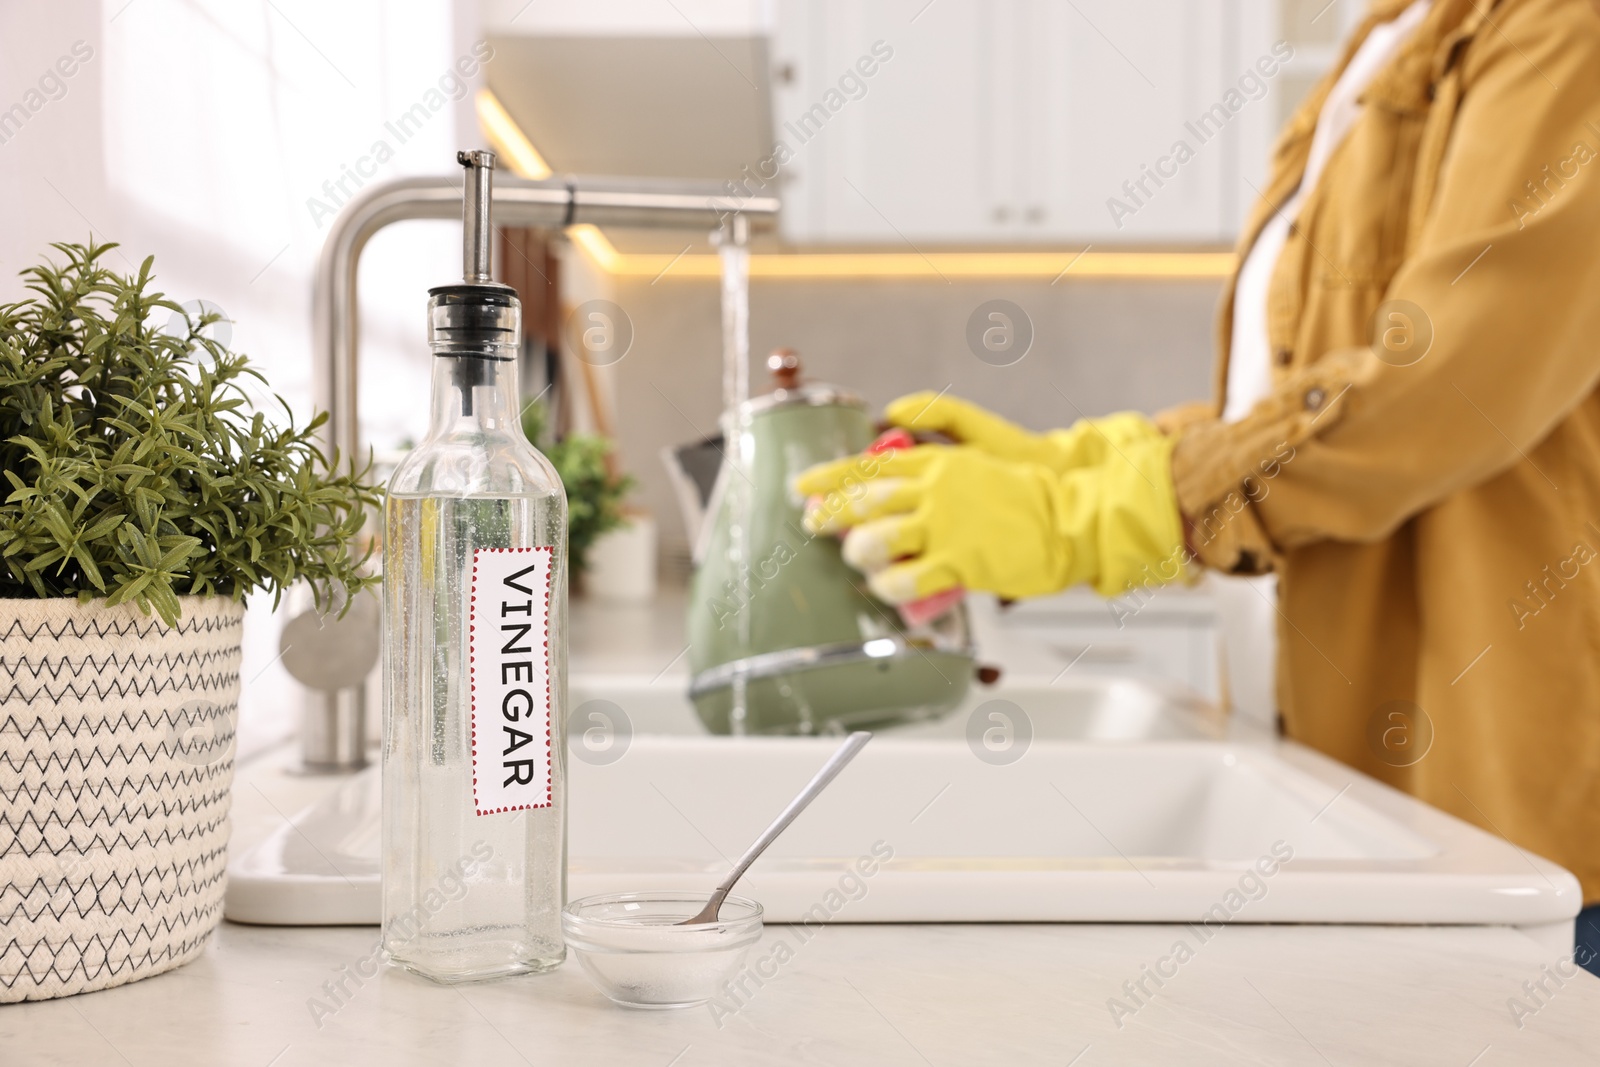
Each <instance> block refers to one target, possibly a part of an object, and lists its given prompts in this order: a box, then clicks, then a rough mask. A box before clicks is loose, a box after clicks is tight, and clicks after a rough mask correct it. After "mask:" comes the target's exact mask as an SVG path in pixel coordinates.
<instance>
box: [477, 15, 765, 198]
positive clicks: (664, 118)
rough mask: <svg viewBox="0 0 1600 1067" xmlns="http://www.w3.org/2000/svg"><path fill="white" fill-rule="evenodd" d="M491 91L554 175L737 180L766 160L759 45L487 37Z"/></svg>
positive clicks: (686, 39)
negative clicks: (490, 51) (748, 167)
mask: <svg viewBox="0 0 1600 1067" xmlns="http://www.w3.org/2000/svg"><path fill="white" fill-rule="evenodd" d="M489 43H490V44H491V45H492V46H493V47H494V60H493V62H491V63H489V64H488V65H487V67H486V68H485V74H486V77H487V79H488V84H489V88H490V89H491V90H492V91H493V92H494V94H495V96H497V97H498V98H499V99H500V103H501V104H502V105H503V106H504V107H505V109H506V111H507V112H508V113H509V114H510V115H511V117H512V119H513V120H515V122H516V123H517V125H518V126H520V127H521V128H522V131H523V132H524V133H525V134H527V136H528V138H529V139H530V140H531V141H532V142H533V143H534V145H535V146H536V147H537V148H538V149H539V153H540V154H541V155H543V156H544V158H545V160H546V162H548V163H549V164H550V167H551V168H552V169H553V170H554V171H555V172H556V173H558V174H561V173H575V174H609V175H617V176H626V177H632V176H638V177H661V178H669V177H670V178H707V179H714V180H716V181H719V182H724V181H730V180H733V179H735V178H736V177H737V176H738V175H739V172H740V170H741V169H742V168H744V167H745V166H746V165H752V166H753V165H754V164H755V163H757V162H758V161H760V160H762V159H764V158H765V157H767V156H768V155H770V154H771V151H772V146H773V135H772V101H771V77H770V72H769V69H768V42H767V39H766V38H765V37H759V36H738V37H729V36H722V37H703V36H698V35H696V36H676V37H618V36H613V35H609V34H608V35H596V36H566V35H563V36H493V37H490V39H489Z"/></svg>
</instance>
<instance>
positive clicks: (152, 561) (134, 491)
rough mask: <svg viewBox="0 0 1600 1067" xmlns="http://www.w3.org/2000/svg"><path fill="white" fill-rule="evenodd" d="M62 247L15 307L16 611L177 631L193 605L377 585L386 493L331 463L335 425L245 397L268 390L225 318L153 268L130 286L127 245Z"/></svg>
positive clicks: (9, 492)
mask: <svg viewBox="0 0 1600 1067" xmlns="http://www.w3.org/2000/svg"><path fill="white" fill-rule="evenodd" d="M52 247H54V248H55V249H56V250H57V251H58V252H59V253H61V255H62V256H64V257H65V259H66V262H65V264H64V265H62V266H56V265H54V264H52V263H46V264H45V265H42V266H37V267H31V268H29V269H28V270H26V271H24V272H23V276H24V277H25V278H27V279H28V285H27V287H28V289H29V290H31V291H32V293H33V294H34V295H32V296H30V297H29V298H27V299H25V300H23V301H21V302H19V303H15V304H9V305H4V306H0V472H3V473H4V477H5V482H6V484H5V485H3V486H0V597H67V596H75V597H77V598H78V599H79V600H81V601H88V600H90V599H93V598H96V597H104V598H105V599H106V600H107V602H108V603H110V604H120V603H123V602H125V601H129V600H132V601H134V602H136V603H137V604H138V605H139V607H140V608H141V609H143V610H144V612H145V613H146V614H149V613H150V612H152V611H154V612H155V613H156V614H158V615H160V616H161V618H162V619H164V620H165V621H166V622H167V623H169V624H171V623H175V622H176V621H177V619H178V616H179V613H180V611H181V607H180V604H179V600H178V597H180V596H183V595H201V596H209V595H223V596H229V597H232V598H233V599H234V600H236V601H237V600H242V599H243V598H244V596H245V594H246V593H249V592H251V591H252V590H257V589H270V590H272V591H273V592H274V593H275V594H277V595H280V596H281V594H282V592H283V590H284V589H285V588H287V587H288V586H289V585H290V584H292V583H294V582H296V581H300V580H304V581H307V582H309V583H310V584H311V586H312V587H313V589H314V590H315V592H316V596H317V601H318V603H319V605H322V604H328V603H331V602H336V601H338V600H342V599H343V598H344V595H345V594H346V593H350V592H354V591H355V590H357V589H359V588H361V587H363V586H365V585H368V584H371V583H372V582H375V581H377V579H376V578H374V577H370V576H367V575H364V574H363V573H362V571H361V564H362V563H363V561H364V560H365V555H364V554H362V555H360V556H357V555H356V554H355V553H354V552H353V551H352V547H353V546H354V545H356V543H357V540H358V538H359V535H360V532H361V529H362V526H363V524H364V521H365V518H366V509H368V508H370V507H373V506H375V505H376V504H377V501H378V490H377V489H375V488H374V487H373V486H371V485H368V484H367V483H366V480H365V479H366V477H367V471H366V470H361V471H352V472H349V473H336V471H337V470H338V467H339V460H338V456H337V454H335V455H334V456H333V457H332V458H331V461H330V459H329V458H328V457H327V456H325V455H324V454H323V453H322V452H321V451H319V450H318V448H317V446H316V443H315V440H314V434H315V431H316V429H317V428H318V427H319V426H320V425H321V424H322V422H323V421H324V420H325V419H326V417H327V416H326V415H318V416H316V417H315V418H313V419H312V420H311V422H310V423H308V424H307V425H305V426H304V427H302V428H299V429H296V428H295V426H294V420H293V416H292V414H291V413H290V412H289V411H288V406H287V405H286V404H285V405H284V425H281V426H280V425H278V424H276V423H274V422H269V421H268V420H267V419H266V418H265V417H264V416H263V415H262V414H261V413H259V412H256V411H253V410H252V404H251V402H250V399H249V397H248V396H247V395H246V393H245V391H244V389H243V388H242V383H243V382H244V380H245V379H247V378H254V379H256V380H258V381H262V382H263V383H264V381H265V380H264V379H262V378H261V375H260V374H259V373H257V372H256V371H255V370H254V369H253V368H251V367H250V366H249V361H248V360H247V359H246V358H245V357H244V356H242V355H239V354H237V353H234V352H231V351H229V350H228V349H227V348H226V347H225V346H224V345H222V344H219V343H218V342H217V341H216V340H214V339H213V338H212V337H210V336H209V335H208V332H207V330H206V327H208V326H209V325H210V324H211V323H212V322H214V321H216V319H217V316H216V315H204V316H191V315H188V314H187V313H186V312H185V311H184V310H183V309H182V308H181V307H179V306H178V305H177V304H175V303H173V302H172V301H170V300H168V299H167V298H166V297H165V296H164V295H163V294H161V293H159V292H155V291H153V290H152V289H151V287H150V283H151V264H152V259H146V260H145V261H144V263H143V264H142V265H141V266H140V268H139V273H138V276H137V277H132V276H125V275H119V274H117V273H115V272H114V271H112V270H109V269H107V268H106V267H104V266H102V265H101V260H102V258H103V257H104V256H105V254H106V253H107V252H108V251H109V250H110V249H112V248H114V247H115V245H111V244H100V245H97V244H94V243H93V242H91V243H90V244H88V245H78V244H57V245H54V246H52ZM169 313H172V314H176V315H177V316H179V318H177V320H176V321H178V322H180V323H183V324H185V326H184V328H182V329H179V330H170V329H169V328H163V325H162V324H163V323H164V322H166V321H167V320H168V319H169V318H170V317H171V314H169ZM277 399H278V403H280V404H283V400H282V398H281V397H280V398H277ZM368 551H370V548H369V549H368Z"/></svg>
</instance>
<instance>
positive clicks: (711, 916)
mask: <svg viewBox="0 0 1600 1067" xmlns="http://www.w3.org/2000/svg"><path fill="white" fill-rule="evenodd" d="M871 740H872V734H871V732H870V731H867V730H857V731H856V732H855V733H853V734H851V735H850V736H849V737H847V738H845V739H844V744H842V745H840V746H839V750H838V751H837V752H835V753H834V754H833V755H831V756H829V757H828V762H827V763H824V764H823V765H822V769H821V770H820V771H818V772H817V773H816V777H814V778H812V779H811V781H809V782H807V783H806V787H805V788H804V789H802V790H800V793H799V795H798V796H796V797H795V798H794V799H793V800H791V801H789V806H788V807H786V808H784V809H783V812H782V814H780V815H779V816H778V817H777V818H776V819H773V820H772V825H771V826H769V827H767V828H766V829H765V830H763V831H761V836H760V837H758V838H756V841H755V844H753V845H751V846H750V847H749V848H747V849H745V853H744V855H743V856H740V857H739V862H738V863H735V864H734V865H733V870H731V871H729V872H728V877H726V878H724V879H723V880H722V884H721V885H719V886H717V888H716V890H715V891H714V892H713V893H712V894H711V899H710V900H708V901H706V906H705V907H703V908H701V909H700V913H699V914H698V915H696V916H695V917H694V918H692V919H685V920H683V922H681V923H678V924H677V925H678V926H693V925H694V924H696V923H714V922H716V921H717V912H719V911H721V910H722V902H723V901H724V900H726V899H727V897H728V892H729V891H730V890H731V889H733V887H734V883H736V882H738V881H739V879H740V878H743V877H744V872H745V871H747V870H749V869H750V865H751V864H752V863H754V862H755V861H756V858H757V857H758V856H760V855H761V854H762V853H763V852H765V851H766V850H767V846H768V845H770V844H772V843H773V842H774V841H776V840H777V839H778V835H779V834H781V833H783V832H784V831H785V830H787V829H788V828H789V824H790V823H792V822H794V817H795V816H796V815H799V814H800V813H801V812H802V811H805V810H806V807H807V806H808V805H809V804H810V803H811V802H812V801H813V800H815V799H817V794H819V793H821V792H822V791H823V790H824V789H826V788H827V787H828V783H829V782H831V781H833V780H834V778H835V777H836V776H837V775H838V774H839V772H840V771H842V770H844V765H845V764H846V763H849V762H850V761H851V760H853V759H855V757H856V753H857V752H860V751H861V750H862V749H863V748H864V747H866V744H867V742H868V741H871Z"/></svg>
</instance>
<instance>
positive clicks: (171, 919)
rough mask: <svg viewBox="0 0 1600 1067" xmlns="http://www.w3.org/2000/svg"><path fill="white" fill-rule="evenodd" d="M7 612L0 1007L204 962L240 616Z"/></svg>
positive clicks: (46, 609) (3, 633)
mask: <svg viewBox="0 0 1600 1067" xmlns="http://www.w3.org/2000/svg"><path fill="white" fill-rule="evenodd" d="M181 603H182V605H183V616H182V618H181V619H180V620H179V623H178V625H177V626H176V627H169V626H167V625H166V624H165V623H163V622H162V621H161V620H160V619H159V618H157V617H154V616H147V615H145V614H144V613H143V612H141V611H140V610H139V608H138V607H137V605H134V604H123V605H119V606H118V607H114V608H112V607H107V606H106V604H105V602H104V601H103V600H99V601H92V602H90V603H88V604H79V603H78V602H77V601H76V600H75V599H71V598H59V599H51V600H10V599H0V932H3V933H0V1002H11V1001H19V1000H44V999H47V998H50V997H60V996H67V995H70V994H73V993H84V992H88V991H90V990H94V989H106V988H108V987H110V986H116V985H122V984H123V983H125V982H132V981H135V980H137V979H140V978H148V977H149V976H151V975H154V974H160V973H161V972H162V971H166V970H170V969H171V968H173V967H176V966H178V965H179V964H181V963H184V962H186V961H188V960H190V959H193V958H194V957H195V956H197V955H198V954H199V953H200V951H201V950H202V949H203V948H204V946H205V940H206V936H207V935H208V934H210V933H211V931H212V929H213V928H214V927H215V926H216V925H217V922H218V921H219V920H220V919H221V917H222V897H223V890H224V888H225V887H226V880H225V879H226V869H227V850H228V829H229V826H228V802H229V787H230V786H231V785H232V781H233V748H234V746H233V735H234V726H235V723H236V722H237V711H238V705H239V660H240V651H239V643H240V636H241V634H242V632H243V629H242V626H243V622H244V606H243V605H242V604H235V603H233V602H232V601H231V600H228V599H227V598H224V597H182V598H181Z"/></svg>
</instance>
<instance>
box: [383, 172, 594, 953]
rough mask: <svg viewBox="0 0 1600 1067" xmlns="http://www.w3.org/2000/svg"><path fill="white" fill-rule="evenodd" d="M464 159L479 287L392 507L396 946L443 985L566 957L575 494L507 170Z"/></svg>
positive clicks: (453, 323) (387, 583) (445, 352)
mask: <svg viewBox="0 0 1600 1067" xmlns="http://www.w3.org/2000/svg"><path fill="white" fill-rule="evenodd" d="M457 158H458V159H459V161H460V162H461V164H462V165H463V166H464V167H466V169H467V175H466V179H467V181H466V193H465V197H464V204H463V208H464V210H463V223H464V235H463V236H464V242H465V256H464V260H465V271H464V273H465V279H464V280H463V282H462V283H461V284H460V285H446V286H441V287H439V288H437V289H432V290H430V291H429V298H428V343H429V345H430V347H431V348H432V349H433V414H432V421H431V424H430V426H429V429H428V433H427V436H426V437H425V438H423V440H422V443H421V444H419V445H418V446H417V447H416V449H415V450H413V451H412V452H411V454H410V455H408V456H407V457H406V459H405V461H404V462H403V463H401V464H400V466H399V468H398V469H397V470H396V471H395V472H394V475H393V476H392V477H391V479H390V481H389V490H388V498H387V501H386V503H385V506H384V518H385V538H384V630H383V660H384V683H385V686H384V719H383V937H382V940H383V948H384V952H385V958H386V959H387V960H388V961H389V962H390V963H392V964H395V965H398V966H401V967H404V968H406V969H407V970H410V971H413V972H415V973H417V974H420V975H423V976H425V977H428V978H432V979H434V980H436V981H440V982H470V981H477V980H481V979H486V978H498V977H503V976H507V975H515V974H528V973H536V972H540V971H547V970H550V969H551V968H553V967H555V966H557V965H558V964H560V963H561V961H562V960H563V959H564V958H565V957H566V948H565V946H564V944H563V941H562V935H561V909H562V907H563V905H564V903H565V898H566V774H565V766H564V759H563V755H564V750H563V744H562V733H563V724H564V721H565V710H566V695H567V690H566V623H567V542H566V531H567V502H566V493H565V492H564V491H563V489H562V484H561V479H560V477H559V476H558V475H557V474H556V471H555V469H554V468H553V467H552V466H551V465H550V463H549V461H548V460H546V459H545V458H544V456H542V455H541V454H540V453H539V452H538V451H537V450H536V449H534V447H533V446H532V445H531V444H529V443H528V439H527V438H526V437H525V436H524V435H523V432H522V423H521V418H520V415H521V400H520V398H519V395H518V389H517V356H518V351H519V346H520V339H521V314H522V310H521V305H520V303H519V302H518V300H517V296H516V293H515V291H513V290H512V289H511V288H509V287H508V286H504V285H500V284H498V283H496V282H494V281H492V280H491V279H490V277H489V247H490V245H489V241H490V237H491V235H492V233H493V229H492V227H491V225H490V218H489V214H490V205H491V188H492V186H491V182H492V175H493V168H494V154H493V153H491V152H462V153H460V154H459V155H458V157H457Z"/></svg>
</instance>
